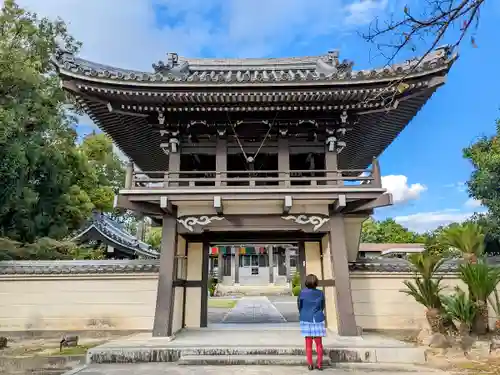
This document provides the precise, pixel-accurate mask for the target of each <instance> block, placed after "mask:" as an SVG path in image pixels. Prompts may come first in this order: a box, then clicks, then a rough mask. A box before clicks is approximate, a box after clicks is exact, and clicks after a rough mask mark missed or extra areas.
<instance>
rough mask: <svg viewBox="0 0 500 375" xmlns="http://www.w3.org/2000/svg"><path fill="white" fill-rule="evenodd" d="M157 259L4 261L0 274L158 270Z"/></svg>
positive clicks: (101, 272) (104, 272)
mask: <svg viewBox="0 0 500 375" xmlns="http://www.w3.org/2000/svg"><path fill="white" fill-rule="evenodd" d="M158 270H159V262H158V261H156V260H151V259H149V260H135V259H134V260H81V261H80V260H57V261H4V262H0V275H64V274H108V273H147V272H158Z"/></svg>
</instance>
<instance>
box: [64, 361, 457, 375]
mask: <svg viewBox="0 0 500 375" xmlns="http://www.w3.org/2000/svg"><path fill="white" fill-rule="evenodd" d="M388 372H392V373H395V374H398V375H399V374H400V375H416V374H418V375H448V373H446V372H444V371H433V370H431V369H427V368H409V369H402V368H394V369H392V370H391V369H388V368H383V367H380V368H378V367H366V366H365V367H360V368H356V367H355V366H349V367H342V368H325V369H324V371H323V373H325V374H336V375H352V374H353V373H355V374H356V375H387V373H388ZM305 373H308V372H307V370H306V368H305V367H302V366H297V367H289V366H238V365H233V366H178V365H176V364H171V363H141V364H112V365H91V366H88V367H86V368H83V369H78V370H74V371H71V372H68V373H66V374H65V375H167V374H168V375H219V374H226V375H233V374H234V375H303V374H305Z"/></svg>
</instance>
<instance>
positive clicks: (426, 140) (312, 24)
mask: <svg viewBox="0 0 500 375" xmlns="http://www.w3.org/2000/svg"><path fill="white" fill-rule="evenodd" d="M19 3H20V4H21V5H24V6H27V7H28V8H30V9H33V10H35V11H37V12H38V13H40V14H42V15H47V16H49V17H55V16H61V17H62V18H63V19H64V20H66V21H67V22H68V23H69V29H70V31H71V32H72V33H73V34H74V35H75V37H76V38H77V39H79V40H81V41H82V42H83V44H84V47H83V49H82V53H81V55H82V57H84V58H88V59H91V60H94V61H98V62H101V63H105V64H110V65H116V66H120V67H125V68H133V69H143V70H150V69H151V63H152V62H154V61H157V60H160V59H164V57H165V55H166V53H167V52H177V53H179V54H180V55H184V56H188V57H278V56H300V55H316V54H323V53H325V52H327V51H328V50H331V49H339V50H340V53H341V58H348V59H350V60H353V61H354V62H355V68H360V69H363V68H367V67H370V66H380V65H383V64H384V60H382V59H381V58H380V57H377V56H376V54H375V52H376V51H375V50H374V48H373V46H371V45H369V44H367V43H366V42H365V41H364V40H363V39H362V38H361V37H360V35H359V33H362V32H365V31H367V30H368V24H369V22H370V21H371V20H373V18H374V17H376V16H378V17H381V18H382V19H384V18H387V17H388V16H389V14H390V13H391V12H401V11H402V9H403V7H404V4H405V2H404V1H400V0H203V1H202V0H106V1H102V0H87V1H85V2H83V1H81V0H65V1H64V2H61V1H59V0H44V1H40V0H20V1H19ZM407 3H409V6H410V9H412V10H418V9H417V7H418V3H419V2H418V1H417V0H408V1H407ZM96 9H99V10H96ZM499 21H500V5H499V3H498V2H495V1H493V0H490V1H488V2H486V6H485V7H484V9H483V10H482V16H481V22H480V26H479V29H478V31H477V32H476V40H477V45H478V48H472V47H471V46H470V44H469V43H468V39H467V40H466V41H465V43H464V44H463V46H462V47H461V51H460V58H459V60H458V61H457V62H456V64H455V65H454V66H453V68H452V70H451V72H450V74H449V78H448V82H447V84H446V85H445V86H444V87H443V88H441V89H440V90H439V91H438V92H437V94H435V96H434V97H433V98H432V99H431V100H430V101H429V102H428V104H427V105H426V106H425V107H424V108H423V109H422V111H421V112H420V113H419V114H418V115H417V117H416V118H415V119H414V120H413V121H412V122H411V123H410V124H409V126H408V127H407V128H406V129H405V131H404V132H402V133H401V134H400V136H399V137H398V138H397V139H396V141H395V142H394V143H393V144H392V145H391V146H390V147H389V148H388V149H387V150H386V151H385V152H384V154H383V155H382V157H381V159H380V162H381V167H382V173H383V175H384V176H385V178H384V185H385V186H386V187H387V188H388V189H390V190H391V191H392V192H393V193H394V195H395V197H396V198H397V199H396V200H397V201H398V202H397V204H396V205H394V206H393V207H390V208H384V209H380V210H378V211H377V212H376V217H377V218H385V217H394V218H396V220H397V221H398V222H400V223H402V224H404V225H406V226H408V227H410V228H412V229H415V230H419V231H423V230H427V229H432V228H433V227H436V226H438V225H440V224H446V223H448V222H451V221H455V220H463V219H464V218H466V217H467V216H468V215H470V214H471V213H473V212H474V211H477V210H482V208H481V207H479V206H478V202H473V201H470V200H468V195H467V192H466V191H465V187H464V182H465V181H466V180H467V179H468V177H469V175H470V172H471V166H470V165H469V163H468V162H467V161H466V160H464V159H463V158H462V148H463V147H465V146H467V145H468V144H470V143H471V142H472V141H474V139H475V138H477V137H478V136H480V135H483V134H491V133H492V132H493V131H494V130H495V119H496V118H497V117H500V116H499V114H500V113H499V107H500V98H499V95H498V94H497V93H498V91H499V87H500V78H499V75H498V73H497V71H498V70H497V69H496V68H497V66H498V61H500V52H499V48H498V45H497V44H496V43H497V39H498V37H499V36H500V34H499V33H498V29H497V27H496V26H495V23H498V22H499ZM454 34H455V35H456V32H454ZM455 35H451V36H450V37H453V36H455ZM404 58H405V56H401V57H400V60H402V59H404ZM93 127H94V125H93V124H92V123H91V122H90V120H89V119H83V121H82V123H81V125H80V126H79V131H80V132H81V133H85V132H89V131H91V129H92V128H93Z"/></svg>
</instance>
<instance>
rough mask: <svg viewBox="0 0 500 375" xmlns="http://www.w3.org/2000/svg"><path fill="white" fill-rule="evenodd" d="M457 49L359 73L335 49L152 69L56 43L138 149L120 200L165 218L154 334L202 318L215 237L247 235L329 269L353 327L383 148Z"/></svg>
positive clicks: (95, 107) (338, 308) (131, 147)
mask: <svg viewBox="0 0 500 375" xmlns="http://www.w3.org/2000/svg"><path fill="white" fill-rule="evenodd" d="M454 59H455V56H451V55H450V51H449V49H448V48H447V47H442V48H439V49H437V50H436V51H434V52H432V53H431V54H429V55H428V56H426V57H425V59H424V61H423V63H422V64H421V65H419V66H418V67H416V63H417V62H418V61H419V59H415V60H410V61H407V62H405V63H402V64H397V65H394V66H391V67H383V68H380V69H372V70H359V71H354V70H353V69H352V67H353V63H352V62H349V61H345V60H344V61H342V62H341V61H340V60H339V56H338V52H335V51H333V52H329V53H328V54H326V55H323V56H312V57H297V58H272V59H186V58H182V57H179V56H178V55H177V54H169V55H168V59H167V61H166V62H160V63H158V64H154V65H153V68H154V72H152V73H149V72H137V71H128V70H125V69H119V68H112V67H106V66H104V65H100V64H94V63H92V62H89V61H86V60H82V59H79V58H77V57H75V56H72V55H70V54H68V53H66V52H64V51H61V52H60V54H59V55H58V56H57V59H56V61H55V63H56V64H57V66H58V68H59V73H60V75H61V77H62V79H63V86H64V88H65V89H66V90H68V91H69V92H70V93H72V94H73V95H75V96H76V98H77V99H78V100H79V101H80V103H81V104H82V105H83V107H84V108H85V110H86V111H87V113H88V114H89V116H90V117H91V118H92V119H93V120H94V122H95V123H96V124H97V125H98V126H99V127H100V128H101V129H102V130H104V131H105V132H106V133H108V134H109V135H110V136H111V137H112V138H113V140H114V142H115V143H116V145H117V146H118V147H119V148H120V149H121V150H122V151H123V152H124V153H125V154H126V155H127V156H128V157H129V158H130V163H129V164H128V166H127V174H126V182H125V186H124V188H123V189H122V190H121V191H120V193H119V195H118V197H117V201H116V205H117V206H118V207H121V208H124V209H128V210H132V211H135V212H137V213H140V214H142V215H146V216H149V217H151V218H152V219H153V220H154V221H155V222H156V223H157V224H158V225H161V226H162V244H161V258H160V275H159V282H158V297H157V305H156V314H155V321H154V327H153V335H154V336H171V335H172V334H174V333H175V332H176V331H178V330H179V329H181V328H183V327H205V326H206V325H207V294H208V293H207V287H208V285H207V280H208V276H209V275H208V272H209V271H208V270H209V267H208V265H209V253H210V247H211V245H212V244H218V243H233V244H238V243H245V241H246V243H296V244H297V249H298V254H297V256H298V265H299V267H298V269H299V271H300V272H301V274H302V276H304V275H305V274H306V273H315V274H316V275H317V276H318V277H319V278H320V279H321V285H322V287H323V288H324V291H325V295H326V303H327V307H326V310H327V324H328V327H329V328H331V329H333V330H335V331H337V332H338V334H340V335H344V336H355V335H357V334H358V327H357V325H356V321H355V316H354V313H353V304H352V296H351V286H350V276H349V262H353V261H355V260H356V257H357V253H358V247H359V237H360V232H361V225H362V222H363V221H364V220H365V219H366V218H367V217H369V216H370V215H371V214H372V213H373V210H374V209H375V208H377V207H383V206H388V205H390V204H392V196H391V195H390V194H388V193H387V192H386V190H385V189H384V188H383V187H382V180H381V173H380V167H379V163H378V161H377V159H376V157H378V156H379V155H380V154H381V153H382V152H383V150H384V149H385V148H386V147H387V146H388V145H389V144H390V143H391V142H392V141H393V140H394V138H395V137H396V136H397V135H398V134H399V132H400V131H401V130H403V129H404V127H405V126H406V125H407V124H408V122H409V121H410V120H411V118H412V117H413V116H414V115H415V114H416V113H417V112H418V110H419V109H420V108H421V107H422V106H423V105H424V103H425V102H426V101H427V100H428V99H429V98H430V96H431V95H432V94H433V93H434V92H435V91H436V89H437V88H438V87H440V86H441V85H442V84H443V83H444V82H445V77H446V74H447V72H448V70H449V68H450V66H451V64H452V63H453V61H454ZM239 259H240V258H239V256H238V254H235V258H234V261H235V262H238V260H239ZM269 261H270V262H272V261H273V258H272V257H270V260H269ZM219 267H220V264H219ZM240 269H241V268H240V266H239V265H238V266H235V272H239V270H240ZM235 276H236V275H235ZM270 277H271V275H270ZM270 280H271V279H270ZM233 282H234V283H238V282H239V277H238V276H236V277H235V279H234V281H233Z"/></svg>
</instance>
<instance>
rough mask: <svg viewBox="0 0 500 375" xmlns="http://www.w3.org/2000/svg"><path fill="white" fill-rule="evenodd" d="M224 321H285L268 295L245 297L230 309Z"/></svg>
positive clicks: (264, 322)
mask: <svg viewBox="0 0 500 375" xmlns="http://www.w3.org/2000/svg"><path fill="white" fill-rule="evenodd" d="M223 322H224V323H243V324H245V323H263V324H266V323H284V322H286V320H285V318H284V317H283V315H282V314H281V313H280V312H279V311H278V309H277V308H276V307H275V306H274V305H273V304H272V303H271V301H269V299H268V298H267V297H243V298H241V299H240V300H239V301H238V303H237V304H236V306H235V307H234V308H233V309H232V310H231V311H229V313H228V314H227V315H226V317H225V318H224V320H223Z"/></svg>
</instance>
